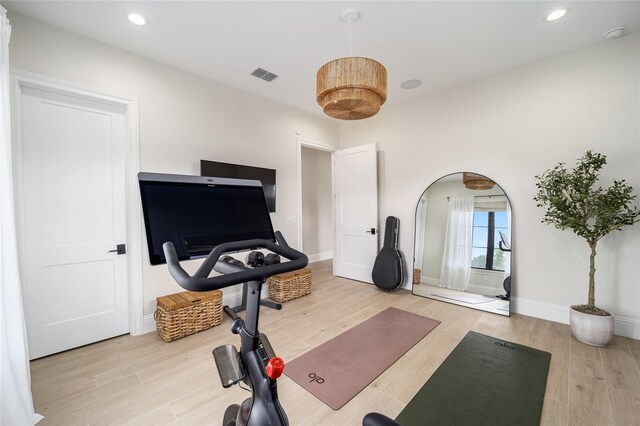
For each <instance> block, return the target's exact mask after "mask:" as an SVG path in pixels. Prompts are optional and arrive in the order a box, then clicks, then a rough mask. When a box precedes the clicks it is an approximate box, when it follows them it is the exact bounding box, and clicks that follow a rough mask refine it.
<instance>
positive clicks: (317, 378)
mask: <svg viewBox="0 0 640 426" xmlns="http://www.w3.org/2000/svg"><path fill="white" fill-rule="evenodd" d="M309 378H310V379H311V380H309V383H313V382H316V383H317V384H319V385H321V384H323V383H324V379H323V378H322V377H320V376H318V375H317V374H316V373H309Z"/></svg>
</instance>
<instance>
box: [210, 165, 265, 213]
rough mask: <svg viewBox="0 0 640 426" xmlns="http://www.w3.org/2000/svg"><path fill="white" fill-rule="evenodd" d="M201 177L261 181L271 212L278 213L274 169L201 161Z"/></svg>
mask: <svg viewBox="0 0 640 426" xmlns="http://www.w3.org/2000/svg"><path fill="white" fill-rule="evenodd" d="M200 175H201V176H212V177H221V178H233V179H255V180H259V181H260V182H262V189H263V190H264V196H265V198H266V199H267V207H268V208H269V211H270V212H271V213H275V211H276V171H275V170H274V169H264V168H262V167H253V166H243V165H240V164H230V163H220V162H218V161H209V160H200Z"/></svg>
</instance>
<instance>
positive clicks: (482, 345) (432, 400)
mask: <svg viewBox="0 0 640 426" xmlns="http://www.w3.org/2000/svg"><path fill="white" fill-rule="evenodd" d="M550 361H551V354H550V353H548V352H543V351H540V350H538V349H533V348H530V347H528V346H523V345H518V344H516V343H511V342H506V341H504V340H500V339H496V338H495V337H491V336H486V335H484V334H480V333H476V332H473V331H470V332H469V333H468V334H467V335H466V336H465V337H464V339H462V341H461V342H460V343H459V344H458V346H456V348H455V349H454V350H453V352H451V354H449V356H448V357H447V359H445V360H444V362H443V363H442V365H440V367H438V369H437V370H436V372H435V373H433V375H432V376H431V378H429V380H428V381H427V383H425V384H424V386H422V388H421V389H420V390H419V391H418V393H417V394H416V396H414V397H413V399H412V400H411V401H409V404H407V406H406V407H405V408H404V410H402V412H401V413H400V414H399V415H398V417H397V418H396V421H397V422H398V423H400V424H401V425H402V426H411V425H465V426H466V425H491V426H500V425H508V426H513V425H518V426H524V425H535V426H537V425H539V424H540V417H541V415H542V403H543V400H544V391H545V387H546V385H547V374H548V373H549V362H550Z"/></svg>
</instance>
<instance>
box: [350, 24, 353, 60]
mask: <svg viewBox="0 0 640 426" xmlns="http://www.w3.org/2000/svg"><path fill="white" fill-rule="evenodd" d="M352 23H353V19H352V18H349V57H352V56H353V54H352V53H351V24H352Z"/></svg>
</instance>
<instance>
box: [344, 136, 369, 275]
mask: <svg viewBox="0 0 640 426" xmlns="http://www.w3.org/2000/svg"><path fill="white" fill-rule="evenodd" d="M334 159H335V165H334V167H335V168H334V176H335V197H336V200H335V206H336V213H335V214H336V218H335V224H336V231H335V232H336V235H335V255H334V261H333V273H334V274H335V275H338V276H341V277H345V278H350V279H354V280H358V281H365V282H369V283H371V282H372V281H371V271H372V270H373V263H374V262H375V260H376V255H377V254H378V235H377V227H378V182H377V164H376V145H375V144H374V143H372V144H369V145H363V146H358V147H354V148H348V149H343V150H339V151H335V155H334Z"/></svg>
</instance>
